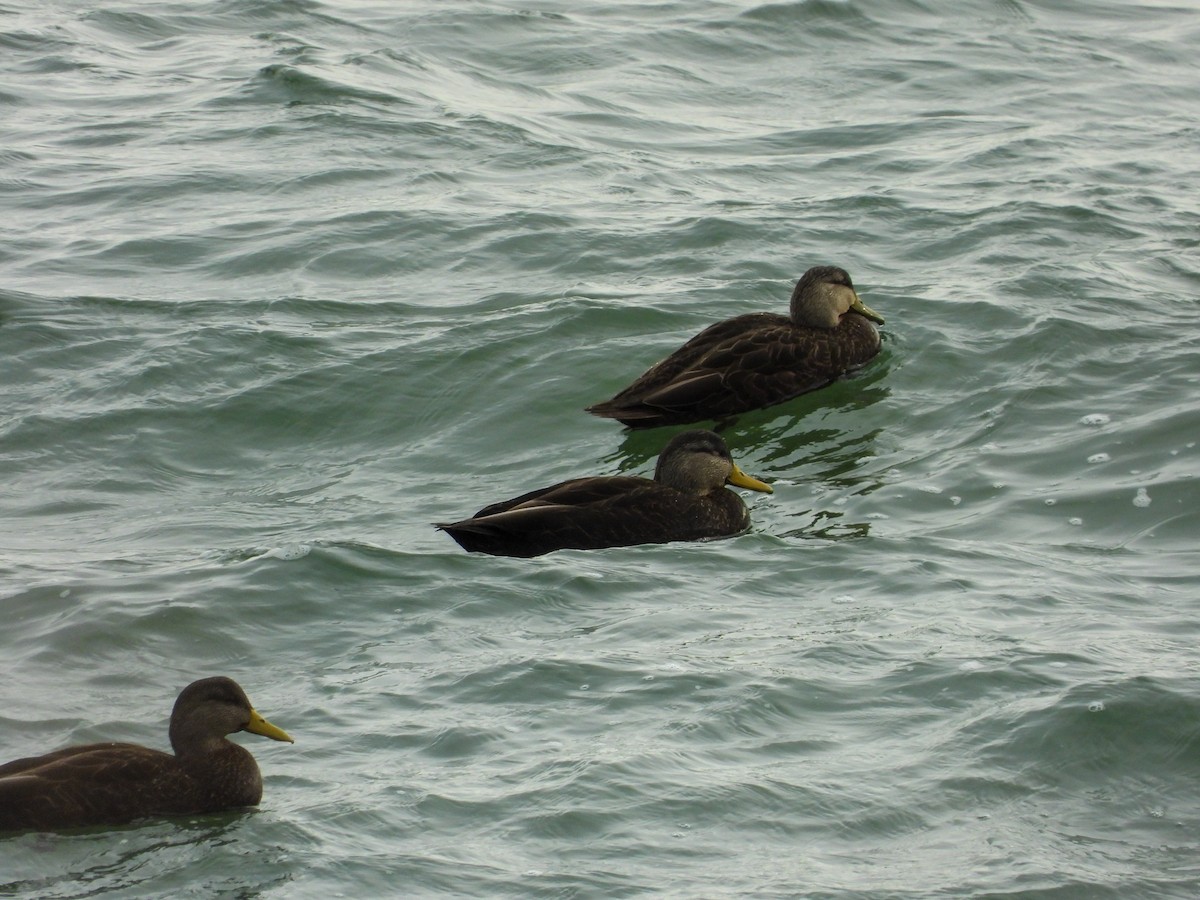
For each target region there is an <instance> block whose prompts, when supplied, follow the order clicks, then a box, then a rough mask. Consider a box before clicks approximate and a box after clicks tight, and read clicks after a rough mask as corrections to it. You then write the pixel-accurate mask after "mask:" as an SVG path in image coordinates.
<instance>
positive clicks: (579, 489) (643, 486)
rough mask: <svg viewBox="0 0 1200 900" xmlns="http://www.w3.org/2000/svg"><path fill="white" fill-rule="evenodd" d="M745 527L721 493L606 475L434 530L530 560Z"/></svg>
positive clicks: (736, 503) (728, 495) (729, 495)
mask: <svg viewBox="0 0 1200 900" xmlns="http://www.w3.org/2000/svg"><path fill="white" fill-rule="evenodd" d="M748 525H749V513H748V511H747V510H746V505H745V504H744V503H743V502H742V500H741V498H740V497H738V496H737V495H736V494H734V493H733V492H732V491H729V490H725V489H724V488H721V489H719V490H717V491H714V492H712V493H711V494H708V495H704V496H696V495H690V494H685V493H683V492H682V491H679V490H676V489H675V488H672V487H668V486H666V485H663V484H660V483H658V482H656V481H651V480H649V479H646V478H630V477H623V476H611V477H594V478H579V479H574V480H572V481H567V482H563V483H562V484H558V485H554V486H553V487H551V488H546V489H544V490H540V491H534V492H532V493H530V494H525V495H523V496H521V497H517V498H514V499H513V500H507V501H504V502H503V503H497V504H493V505H492V506H488V507H484V508H483V509H481V510H480V511H479V512H478V513H477V514H476V515H475V516H473V517H472V518H470V519H466V520H463V521H462V522H455V523H453V524H448V525H439V526H438V527H439V528H441V529H442V530H443V531H446V532H447V533H448V534H449V535H450V536H451V537H453V538H454V540H456V541H457V542H458V543H459V544H460V545H461V546H462V547H463V548H464V549H466V550H470V551H474V552H480V553H490V554H492V555H495V556H518V557H533V556H540V555H542V554H543V553H550V552H552V551H554V550H567V549H573V550H597V549H601V548H604V547H626V546H633V545H636V544H659V543H666V542H668V541H689V540H699V539H702V538H709V537H723V536H728V535H733V534H737V533H739V532H741V531H744V530H745V529H746V527H747V526H748Z"/></svg>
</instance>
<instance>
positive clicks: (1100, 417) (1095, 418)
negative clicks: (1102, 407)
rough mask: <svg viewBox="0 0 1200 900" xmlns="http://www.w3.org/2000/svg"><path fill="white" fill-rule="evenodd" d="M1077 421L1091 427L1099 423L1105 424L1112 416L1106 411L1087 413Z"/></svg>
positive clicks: (1095, 426) (1097, 425)
mask: <svg viewBox="0 0 1200 900" xmlns="http://www.w3.org/2000/svg"><path fill="white" fill-rule="evenodd" d="M1079 421H1080V422H1081V423H1082V424H1084V425H1090V426H1091V427H1093V428H1097V427H1099V426H1100V425H1107V424H1108V423H1109V422H1111V421H1112V416H1110V415H1109V414H1108V413H1088V414H1087V415H1086V416H1084V417H1083V418H1082V419H1080V420H1079Z"/></svg>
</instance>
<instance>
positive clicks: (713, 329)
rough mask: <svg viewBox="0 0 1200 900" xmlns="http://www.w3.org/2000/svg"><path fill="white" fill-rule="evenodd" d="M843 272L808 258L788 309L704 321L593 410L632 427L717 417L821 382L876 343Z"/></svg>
mask: <svg viewBox="0 0 1200 900" xmlns="http://www.w3.org/2000/svg"><path fill="white" fill-rule="evenodd" d="M872 321H874V322H879V323H880V324H882V322H883V319H882V318H881V317H880V316H879V315H878V314H876V313H875V312H874V311H872V310H871V309H869V308H868V307H867V306H865V305H864V304H863V302H862V301H861V300H860V299H859V297H858V294H857V293H856V292H855V290H854V285H853V283H852V282H851V280H850V276H849V274H847V273H846V271H845V270H844V269H839V268H837V267H835V266H815V267H813V268H811V269H809V270H808V271H807V272H805V273H804V276H803V277H802V278H801V279H800V281H799V282H797V284H796V288H795V290H794V291H793V293H792V301H791V314H790V315H789V316H783V315H778V314H776V313H747V314H745V315H741V316H736V317H734V318H732V319H726V320H725V321H723V322H717V323H716V324H715V325H710V326H709V327H708V328H705V329H704V330H703V331H701V332H700V333H699V334H698V335H696V336H695V337H694V338H692V339H691V340H690V341H688V342H687V343H686V344H684V345H683V346H682V347H680V348H679V349H678V350H676V351H675V352H674V353H672V354H671V355H670V356H668V357H667V358H666V359H664V360H662V361H661V362H659V363H657V364H655V365H653V366H651V367H650V368H649V369H648V370H646V372H644V373H643V374H642V375H641V376H640V377H638V378H637V379H636V380H635V381H634V382H633V383H632V384H630V385H629V386H628V387H626V388H625V389H624V390H622V391H620V392H619V393H618V394H617V395H616V396H614V397H613V398H612V399H611V400H606V401H604V402H603V403H597V404H595V405H593V406H589V407H588V408H587V411H588V412H590V413H592V414H593V415H597V416H603V417H605V418H610V419H616V420H617V421H619V422H621V423H622V424H623V425H627V426H628V427H630V428H653V427H655V426H659V425H680V424H686V423H690V422H699V421H702V420H705V419H713V420H716V421H724V420H727V419H729V418H731V417H733V416H736V415H738V414H740V413H744V412H749V411H750V410H754V409H761V408H763V407H766V406H774V405H775V404H777V403H783V402H784V401H786V400H791V399H792V398H794V397H798V396H800V395H801V394H806V393H808V392H809V391H813V390H816V389H818V388H822V387H824V386H825V385H827V384H830V383H831V382H833V381H836V380H837V379H838V378H840V377H842V376H843V375H845V374H846V373H848V372H852V371H854V370H855V369H857V368H860V367H861V366H863V365H865V364H866V363H867V362H868V361H870V360H871V359H872V358H873V357H874V356H875V355H876V354H877V353H878V352H879V348H880V340H879V332H878V330H876V328H875V326H874V325H873V324H872Z"/></svg>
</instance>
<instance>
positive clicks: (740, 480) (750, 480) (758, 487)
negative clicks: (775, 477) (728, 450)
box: [725, 463, 775, 494]
mask: <svg viewBox="0 0 1200 900" xmlns="http://www.w3.org/2000/svg"><path fill="white" fill-rule="evenodd" d="M725 483H726V484H732V485H734V486H735V487H740V488H746V489H748V490H751V491H762V492H763V493H764V494H773V493H775V488H773V487H771V486H770V485H769V484H767V483H766V482H765V481H759V480H758V479H757V478H755V477H754V476H753V475H747V474H746V473H745V472H743V471H742V470H741V469H739V468H738V467H737V463H734V465H733V471H732V472H730V473H729V477H728V478H726V479H725Z"/></svg>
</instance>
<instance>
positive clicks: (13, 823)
mask: <svg viewBox="0 0 1200 900" xmlns="http://www.w3.org/2000/svg"><path fill="white" fill-rule="evenodd" d="M235 731H249V732H252V733H254V734H261V735H263V736H264V737H269V738H272V739H274V740H277V741H289V742H290V741H291V740H292V739H291V737H289V736H288V734H287V733H286V732H284V731H282V730H281V729H279V728H276V727H275V726H274V725H272V724H271V723H270V722H268V721H267V720H266V719H264V718H263V717H262V716H261V715H259V714H258V713H257V712H255V710H254V708H253V707H252V706H251V705H250V701H249V700H248V699H247V697H246V693H245V691H243V690H242V689H241V687H239V686H238V684H237V682H235V681H233V680H232V679H230V678H223V677H215V678H204V679H201V680H200V681H194V682H192V683H191V684H189V685H188V686H187V687H185V688H184V689H183V691H182V692H181V693H180V694H179V697H178V699H176V701H175V708H174V709H173V710H172V712H171V725H170V738H171V747H172V749H174V751H175V753H174V755H172V754H170V753H163V752H162V751H160V750H151V749H150V748H148V747H142V746H139V745H137V744H113V743H108V744H88V745H86V746H81V747H68V748H66V749H65V750H56V751H54V752H53V753H47V754H46V755H45V756H33V757H29V758H26V759H18V760H14V761H13V762H10V763H6V764H4V765H2V766H0V831H2V830H14V829H21V830H25V829H39V830H43V831H53V830H57V829H61V828H76V827H81V826H85V825H120V824H123V823H125V822H131V821H133V820H134V819H140V818H144V817H146V816H175V815H194V814H197V813H208V812H216V811H217V810H221V809H229V808H232V807H238V806H254V805H256V804H257V803H258V801H259V800H260V799H261V798H262V776H261V775H260V774H259V771H258V764H257V763H256V762H255V761H254V757H253V756H251V755H250V752H249V751H248V750H246V749H245V748H243V747H239V746H238V745H237V744H235V743H233V742H232V741H228V740H226V739H225V735H227V734H233V733H234V732H235Z"/></svg>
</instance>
